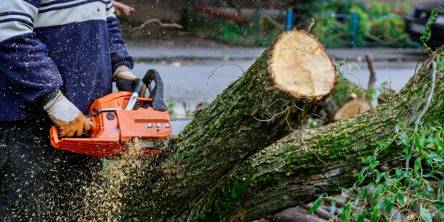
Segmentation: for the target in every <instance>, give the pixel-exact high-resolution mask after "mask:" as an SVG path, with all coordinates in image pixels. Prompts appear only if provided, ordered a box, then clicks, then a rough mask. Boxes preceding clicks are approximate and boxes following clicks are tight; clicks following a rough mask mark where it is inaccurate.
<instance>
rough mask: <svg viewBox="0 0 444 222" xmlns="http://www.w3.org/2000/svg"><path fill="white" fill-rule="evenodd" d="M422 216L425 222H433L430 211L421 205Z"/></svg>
mask: <svg viewBox="0 0 444 222" xmlns="http://www.w3.org/2000/svg"><path fill="white" fill-rule="evenodd" d="M421 217H422V219H423V220H424V221H425V222H433V220H432V215H431V214H430V211H429V210H427V209H426V208H424V207H423V206H421Z"/></svg>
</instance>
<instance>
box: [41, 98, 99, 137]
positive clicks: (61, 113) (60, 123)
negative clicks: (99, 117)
mask: <svg viewBox="0 0 444 222" xmlns="http://www.w3.org/2000/svg"><path fill="white" fill-rule="evenodd" d="M43 109H44V110H45V111H46V112H47V113H48V115H49V117H50V118H51V120H52V121H53V122H54V124H55V125H56V126H57V127H58V128H59V130H60V137H73V136H74V135H76V136H81V135H82V134H83V133H84V132H88V131H89V130H90V129H91V125H92V123H91V122H90V121H89V120H88V119H87V118H86V117H85V116H84V115H83V113H82V112H81V111H80V110H79V109H78V108H77V107H76V106H75V105H74V104H72V103H71V102H70V101H69V100H68V99H67V98H66V97H65V96H64V95H63V94H62V93H61V92H60V91H57V92H55V93H53V98H51V99H49V101H48V102H47V103H46V105H45V106H44V107H43Z"/></svg>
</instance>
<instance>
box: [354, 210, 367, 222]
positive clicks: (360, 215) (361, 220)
mask: <svg viewBox="0 0 444 222" xmlns="http://www.w3.org/2000/svg"><path fill="white" fill-rule="evenodd" d="M356 221H357V222H364V221H365V213H363V212H361V213H360V214H359V216H358V219H357V220H356Z"/></svg>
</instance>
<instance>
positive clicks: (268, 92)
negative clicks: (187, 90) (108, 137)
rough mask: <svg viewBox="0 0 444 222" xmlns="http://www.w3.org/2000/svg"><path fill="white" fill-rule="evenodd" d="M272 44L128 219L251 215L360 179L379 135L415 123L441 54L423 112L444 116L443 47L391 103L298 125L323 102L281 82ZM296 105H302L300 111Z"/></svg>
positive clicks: (144, 189) (184, 138) (156, 175)
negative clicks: (293, 93)
mask: <svg viewBox="0 0 444 222" xmlns="http://www.w3.org/2000/svg"><path fill="white" fill-rule="evenodd" d="M270 53H271V51H270V50H268V51H266V52H265V53H264V54H263V55H262V56H261V57H260V58H259V59H258V61H257V62H256V63H255V64H254V65H253V67H252V68H251V69H250V70H249V71H247V73H246V74H245V75H244V76H243V77H242V78H241V79H240V80H239V81H237V82H235V83H234V84H233V85H231V86H230V87H229V88H228V89H227V90H226V91H225V92H224V93H223V94H222V95H221V96H219V97H218V98H217V99H216V100H215V102H214V103H212V104H211V105H210V106H209V107H208V108H207V109H206V110H205V111H204V112H203V113H200V114H198V115H197V117H196V119H195V120H194V121H193V122H192V124H191V125H190V126H189V127H188V128H187V129H186V130H185V132H184V133H183V134H181V135H180V136H179V138H178V139H177V140H176V143H175V144H174V146H173V147H177V148H175V149H174V150H172V151H171V153H170V154H167V155H166V156H165V157H164V159H161V160H159V163H158V165H156V166H158V167H157V168H155V169H154V168H153V169H149V170H152V171H150V173H149V176H147V177H146V178H147V180H146V181H145V183H144V184H143V186H141V187H139V189H140V190H139V192H137V193H136V194H135V195H134V196H133V198H131V199H127V209H126V213H127V214H126V215H125V216H126V219H128V220H141V221H146V220H149V221H153V220H157V221H248V220H252V219H256V218H259V217H261V216H265V215H269V214H271V213H275V212H277V211H279V210H281V209H284V208H286V207H289V206H294V205H297V204H304V203H307V202H309V201H312V200H313V199H315V198H316V197H317V196H318V195H320V194H322V193H329V194H333V193H337V192H339V191H340V188H341V187H347V186H349V185H351V184H352V183H353V182H354V178H355V177H354V174H355V173H357V172H358V171H359V167H360V166H361V158H365V157H368V156H369V155H371V154H372V153H373V152H374V150H375V147H376V145H377V144H378V143H379V142H382V141H386V142H392V141H393V140H394V138H395V136H396V134H397V132H396V129H395V128H396V126H397V124H398V123H399V122H400V121H403V122H404V124H405V127H406V129H411V128H413V127H414V126H413V125H414V123H415V121H416V120H417V118H418V116H420V113H422V111H423V110H424V107H427V105H426V103H427V102H426V99H425V98H427V95H428V94H429V93H430V88H431V87H430V86H431V84H432V82H431V81H430V67H431V63H432V60H436V61H439V62H437V63H438V72H437V76H436V90H435V92H434V97H433V100H432V103H431V106H430V108H429V109H427V112H426V113H425V115H424V116H423V118H422V120H423V123H424V124H432V123H434V121H441V120H442V118H443V117H444V98H443V97H444V72H443V68H444V67H443V62H442V58H443V55H444V53H442V52H438V53H437V54H436V55H433V56H432V58H431V59H430V60H428V61H427V62H426V63H425V64H424V66H423V67H422V69H421V70H420V71H419V72H418V74H417V75H415V76H414V77H413V78H412V79H411V81H410V82H409V84H408V85H407V86H406V87H405V88H404V89H403V90H402V91H401V93H400V94H398V95H397V96H396V97H394V98H393V99H392V100H391V101H390V102H388V103H386V104H384V105H381V106H380V107H378V108H376V109H374V110H371V111H370V112H368V113H366V114H362V115H358V116H356V117H354V118H352V119H349V120H346V121H342V122H337V123H334V124H330V125H327V126H324V127H321V128H318V129H306V130H302V131H294V132H292V130H291V128H290V127H289V126H288V125H290V126H298V125H300V124H301V123H302V122H303V119H304V118H303V117H302V116H303V115H305V114H306V113H308V112H309V111H308V110H310V109H311V108H312V107H313V105H314V103H313V102H312V101H313V100H310V99H300V98H299V99H296V100H294V98H293V97H290V96H289V94H288V93H284V92H282V90H278V89H276V85H274V82H273V81H272V79H271V78H270V73H269V70H268V67H267V64H268V62H266V61H267V60H269V58H270V56H272V54H270ZM277 101H279V102H277ZM295 101H296V102H295ZM295 104H297V105H299V106H300V108H301V109H295V110H294V109H293V108H294V106H295ZM267 107H269V108H268V109H267ZM288 107H292V108H288ZM270 110H272V111H270ZM282 110H284V111H285V112H283V111H282ZM279 112H283V114H282V115H278V116H276V117H274V118H271V117H273V116H274V115H275V114H276V113H279ZM254 117H256V118H254ZM267 118H269V119H270V120H269V121H265V122H264V121H260V119H262V120H264V119H267ZM289 118H291V119H290V120H288V119H289ZM258 119H259V120H258ZM287 122H288V123H290V124H288V123H287ZM438 123H439V124H442V123H440V122H438ZM289 132H290V134H289V135H287V136H285V137H284V138H282V139H280V140H279V141H277V142H275V141H276V140H277V139H279V138H280V137H283V136H284V135H285V134H286V133H289ZM271 143H273V144H272V145H270V144H271ZM398 149H399V148H398V147H397V146H396V145H393V147H392V148H391V150H389V151H387V152H385V153H383V154H382V155H383V156H385V159H384V161H387V162H392V161H393V155H394V154H396V151H398Z"/></svg>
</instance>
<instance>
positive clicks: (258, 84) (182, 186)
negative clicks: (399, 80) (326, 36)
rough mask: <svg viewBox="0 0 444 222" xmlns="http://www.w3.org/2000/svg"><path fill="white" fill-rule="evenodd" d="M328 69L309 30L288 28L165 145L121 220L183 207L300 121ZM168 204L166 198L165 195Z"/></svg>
mask: <svg viewBox="0 0 444 222" xmlns="http://www.w3.org/2000/svg"><path fill="white" fill-rule="evenodd" d="M336 79H337V76H336V69H335V66H334V64H333V62H332V60H331V59H330V57H329V56H328V55H327V54H326V53H325V49H324V48H323V46H322V45H321V44H320V43H319V41H317V40H316V39H315V38H313V37H312V36H311V35H310V34H308V33H306V32H301V31H293V32H288V33H286V34H283V35H282V36H281V37H280V38H279V39H278V40H277V41H276V43H275V44H274V45H273V46H272V47H271V48H270V49H268V50H266V51H265V52H264V53H263V54H262V56H260V57H259V58H258V59H257V61H256V62H255V64H253V66H252V67H251V68H250V69H249V70H248V71H247V72H246V73H245V74H244V75H243V76H242V77H241V78H240V79H239V80H238V81H236V82H234V83H233V84H232V85H231V86H229V87H228V89H226V90H225V91H224V92H223V93H222V94H221V95H219V96H218V97H217V98H216V99H215V101H214V102H212V103H211V104H210V105H209V106H208V107H206V108H205V109H204V111H202V112H200V113H197V114H196V116H195V118H194V120H193V121H192V122H191V124H190V125H189V126H188V127H187V128H186V129H185V130H184V131H183V133H181V134H180V135H179V136H178V138H177V139H176V140H175V141H174V144H172V145H170V147H172V150H171V152H170V153H168V154H166V156H165V157H164V158H163V159H162V160H161V161H160V162H161V163H160V164H159V166H157V168H152V169H149V171H150V173H149V175H147V176H146V178H145V180H144V182H143V184H144V187H139V189H140V191H139V192H136V194H134V198H130V199H131V200H129V201H127V202H128V203H127V204H128V205H127V210H126V212H127V217H138V216H139V215H147V216H148V215H149V217H146V218H144V219H150V220H151V219H152V218H161V217H168V216H170V215H173V214H178V213H179V212H182V211H187V210H189V206H188V205H187V204H185V203H188V202H189V201H190V200H193V199H196V198H198V197H199V196H200V195H201V194H202V193H203V192H206V191H207V190H209V189H210V188H212V186H214V184H216V183H217V182H218V181H219V180H220V179H221V178H223V176H224V175H225V174H226V173H227V172H229V171H231V170H232V168H233V167H234V166H236V165H238V164H239V163H240V162H241V161H243V160H245V159H246V158H248V157H249V156H251V155H253V154H254V153H256V152H257V151H259V150H261V149H262V148H264V147H266V146H268V145H270V144H271V143H273V142H274V141H276V140H278V139H280V138H282V137H283V136H285V135H287V134H288V133H290V132H291V131H293V130H296V129H299V128H300V126H302V125H305V122H306V119H307V117H308V114H310V113H311V111H312V109H313V107H314V106H315V105H316V104H318V102H319V101H320V100H321V99H322V98H323V97H325V96H326V95H328V94H329V93H330V92H331V91H332V90H333V89H334V85H335V82H336ZM172 198H173V199H174V201H173V199H172Z"/></svg>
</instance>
